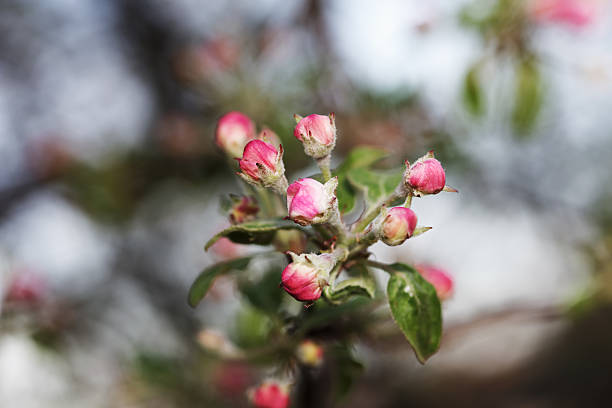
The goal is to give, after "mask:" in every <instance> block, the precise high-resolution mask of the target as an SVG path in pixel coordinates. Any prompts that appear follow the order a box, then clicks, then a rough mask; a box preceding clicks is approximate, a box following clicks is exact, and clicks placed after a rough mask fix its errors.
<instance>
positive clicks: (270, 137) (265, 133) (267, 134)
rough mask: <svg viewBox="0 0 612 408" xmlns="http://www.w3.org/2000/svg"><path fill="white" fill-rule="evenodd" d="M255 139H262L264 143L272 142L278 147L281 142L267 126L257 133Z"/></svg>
mask: <svg viewBox="0 0 612 408" xmlns="http://www.w3.org/2000/svg"><path fill="white" fill-rule="evenodd" d="M257 139H259V140H263V141H264V142H266V143H272V144H273V145H274V146H275V147H279V146H280V144H281V141H280V138H279V137H278V135H277V134H276V133H275V132H274V131H273V130H271V129H269V128H263V129H262V130H261V132H259V135H257Z"/></svg>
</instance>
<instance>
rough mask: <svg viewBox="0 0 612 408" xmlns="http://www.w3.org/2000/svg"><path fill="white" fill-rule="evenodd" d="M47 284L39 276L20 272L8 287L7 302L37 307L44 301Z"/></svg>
mask: <svg viewBox="0 0 612 408" xmlns="http://www.w3.org/2000/svg"><path fill="white" fill-rule="evenodd" d="M46 292H47V284H46V282H45V281H44V280H43V278H42V277H40V276H39V275H37V274H35V273H32V272H28V271H25V272H20V273H19V274H17V275H16V276H15V277H14V278H13V280H12V281H11V282H10V284H9V286H8V290H7V292H6V301H7V302H15V303H21V304H24V305H26V304H27V305H35V304H37V303H39V302H40V301H42V300H43V298H44V297H45V294H46Z"/></svg>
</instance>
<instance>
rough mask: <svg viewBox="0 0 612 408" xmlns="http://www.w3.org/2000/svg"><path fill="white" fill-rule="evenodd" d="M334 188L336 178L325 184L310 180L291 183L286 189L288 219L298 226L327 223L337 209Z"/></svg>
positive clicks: (305, 179)
mask: <svg viewBox="0 0 612 408" xmlns="http://www.w3.org/2000/svg"><path fill="white" fill-rule="evenodd" d="M336 187H338V179H337V178H336V177H334V178H332V179H330V180H329V181H328V182H327V183H325V184H321V183H319V182H318V181H316V180H314V179H311V178H303V179H300V180H298V181H296V182H294V183H292V184H291V185H290V186H289V188H288V189H287V210H288V212H289V218H291V219H292V220H293V221H295V222H296V223H298V224H300V225H309V224H320V223H323V222H327V221H328V220H329V219H330V218H331V217H332V216H334V215H335V212H336V211H337V208H338V203H337V200H336Z"/></svg>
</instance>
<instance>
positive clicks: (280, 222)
mask: <svg viewBox="0 0 612 408" xmlns="http://www.w3.org/2000/svg"><path fill="white" fill-rule="evenodd" d="M280 229H302V228H301V227H300V226H299V225H298V224H296V223H295V222H293V221H290V220H285V219H282V218H275V219H270V220H257V221H250V222H245V223H243V224H237V225H232V226H231V227H229V228H226V229H224V230H223V231H221V232H219V233H218V234H217V235H215V236H214V237H212V238H211V239H210V240H209V241H208V242H207V243H206V246H205V247H204V249H205V250H208V248H210V247H211V246H212V245H213V244H214V243H215V242H217V241H218V240H219V239H220V238H222V237H227V238H229V239H230V240H231V241H232V242H235V243H237V244H256V245H268V244H270V243H271V242H272V240H273V239H274V234H275V233H276V231H278V230H280Z"/></svg>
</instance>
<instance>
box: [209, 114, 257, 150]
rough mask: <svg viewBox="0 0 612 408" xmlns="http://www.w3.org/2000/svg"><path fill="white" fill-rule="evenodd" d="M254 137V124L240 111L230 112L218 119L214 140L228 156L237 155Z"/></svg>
mask: <svg viewBox="0 0 612 408" xmlns="http://www.w3.org/2000/svg"><path fill="white" fill-rule="evenodd" d="M253 139H255V124H254V123H253V121H252V120H251V119H250V118H249V117H248V116H246V115H245V114H243V113H241V112H230V113H227V114H225V115H224V116H222V117H221V119H219V123H218V124H217V131H216V134H215V141H216V143H217V146H219V147H220V148H221V149H223V151H224V152H225V153H227V155H228V156H230V157H239V156H240V155H241V154H242V150H243V149H244V146H245V145H246V144H247V143H248V142H249V141H250V140H253Z"/></svg>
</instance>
